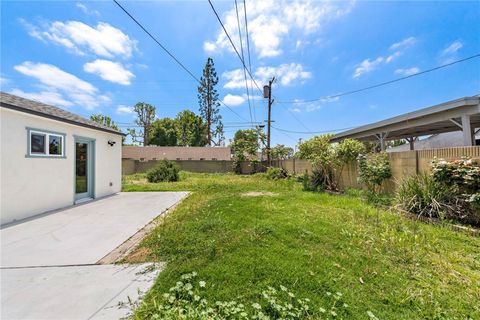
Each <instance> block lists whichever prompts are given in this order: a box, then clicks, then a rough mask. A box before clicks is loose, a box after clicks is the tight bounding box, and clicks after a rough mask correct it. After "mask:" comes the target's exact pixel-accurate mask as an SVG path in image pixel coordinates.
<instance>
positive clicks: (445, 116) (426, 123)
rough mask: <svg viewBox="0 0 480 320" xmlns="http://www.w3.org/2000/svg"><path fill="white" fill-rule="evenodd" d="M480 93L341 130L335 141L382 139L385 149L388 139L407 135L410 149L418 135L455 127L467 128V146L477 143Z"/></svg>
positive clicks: (465, 140) (457, 128) (465, 129)
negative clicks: (479, 94)
mask: <svg viewBox="0 0 480 320" xmlns="http://www.w3.org/2000/svg"><path fill="white" fill-rule="evenodd" d="M479 128H480V96H478V95H477V96H473V97H464V98H460V99H456V100H452V101H448V102H444V103H441V104H438V105H434V106H431V107H428V108H424V109H420V110H417V111H413V112H409V113H405V114H403V115H399V116H396V117H393V118H389V119H386V120H382V121H379V122H375V123H371V124H367V125H364V126H360V127H358V128H355V129H350V130H347V131H344V132H340V133H338V134H336V135H335V136H333V138H332V139H331V142H340V141H342V140H344V139H347V138H351V139H357V140H360V141H372V142H378V143H379V145H380V148H381V150H385V142H386V141H389V140H398V139H406V140H407V141H408V142H409V143H410V150H414V142H415V140H416V139H417V138H418V137H421V136H427V135H432V134H438V133H445V132H451V131H462V132H463V144H464V146H473V145H475V138H474V137H475V134H476V133H477V132H478V131H479V130H480V129H479Z"/></svg>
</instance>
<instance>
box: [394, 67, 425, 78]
mask: <svg viewBox="0 0 480 320" xmlns="http://www.w3.org/2000/svg"><path fill="white" fill-rule="evenodd" d="M418 72H420V69H419V68H417V67H412V68H408V69H397V70H395V74H398V75H401V76H411V75H412V74H415V73H418Z"/></svg>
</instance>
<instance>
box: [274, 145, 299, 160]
mask: <svg viewBox="0 0 480 320" xmlns="http://www.w3.org/2000/svg"><path fill="white" fill-rule="evenodd" d="M270 155H271V157H272V159H274V160H285V159H288V158H290V157H292V156H293V148H290V147H287V146H285V145H283V144H277V145H276V146H275V147H273V148H271V149H270Z"/></svg>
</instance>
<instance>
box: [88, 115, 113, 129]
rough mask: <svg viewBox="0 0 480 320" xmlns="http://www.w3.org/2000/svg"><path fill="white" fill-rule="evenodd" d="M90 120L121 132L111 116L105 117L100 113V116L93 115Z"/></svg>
mask: <svg viewBox="0 0 480 320" xmlns="http://www.w3.org/2000/svg"><path fill="white" fill-rule="evenodd" d="M90 120H92V121H95V122H96V123H98V124H101V125H102V126H105V127H108V128H112V129H114V130H117V131H120V129H118V126H117V124H116V123H115V122H114V121H113V120H112V118H110V117H109V116H106V115H103V114H100V113H99V114H92V115H91V116H90Z"/></svg>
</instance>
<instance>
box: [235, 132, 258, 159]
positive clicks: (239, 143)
mask: <svg viewBox="0 0 480 320" xmlns="http://www.w3.org/2000/svg"><path fill="white" fill-rule="evenodd" d="M265 139H266V137H265V133H264V132H263V131H262V129H260V128H258V129H246V130H237V132H235V135H234V136H233V142H232V146H231V147H232V151H233V154H234V157H235V160H236V161H245V160H258V159H257V152H258V151H260V149H261V147H262V145H264V144H265Z"/></svg>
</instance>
